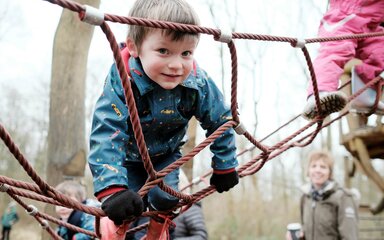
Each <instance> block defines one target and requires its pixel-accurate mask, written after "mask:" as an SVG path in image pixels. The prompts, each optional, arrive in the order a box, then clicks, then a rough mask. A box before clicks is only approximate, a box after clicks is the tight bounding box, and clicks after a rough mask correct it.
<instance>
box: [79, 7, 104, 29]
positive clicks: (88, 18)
mask: <svg viewBox="0 0 384 240" xmlns="http://www.w3.org/2000/svg"><path fill="white" fill-rule="evenodd" d="M84 9H85V10H84V11H82V12H80V13H79V17H80V20H81V21H83V22H86V23H89V24H92V25H97V26H100V25H101V24H103V22H104V13H103V12H102V11H100V10H99V9H97V8H94V7H92V6H89V5H84Z"/></svg>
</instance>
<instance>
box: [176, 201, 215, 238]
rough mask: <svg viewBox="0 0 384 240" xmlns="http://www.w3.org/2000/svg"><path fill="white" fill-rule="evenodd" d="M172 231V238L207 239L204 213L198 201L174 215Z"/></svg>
mask: <svg viewBox="0 0 384 240" xmlns="http://www.w3.org/2000/svg"><path fill="white" fill-rule="evenodd" d="M173 222H174V223H175V224H176V228H175V231H174V233H173V236H174V240H188V239H190V240H206V239H208V234H207V228H206V226H205V221H204V215H203V211H202V209H201V205H200V204H199V203H196V204H193V205H192V206H191V207H190V208H189V209H188V210H187V211H185V212H184V213H182V214H180V215H179V216H178V217H176V218H175V219H174V220H173Z"/></svg>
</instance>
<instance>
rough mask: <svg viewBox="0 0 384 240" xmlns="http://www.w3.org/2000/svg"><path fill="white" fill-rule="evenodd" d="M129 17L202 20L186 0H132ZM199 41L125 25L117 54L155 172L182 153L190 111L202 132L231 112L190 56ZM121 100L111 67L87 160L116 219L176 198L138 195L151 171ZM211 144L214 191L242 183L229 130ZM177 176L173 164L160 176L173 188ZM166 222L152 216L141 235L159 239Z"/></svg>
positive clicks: (193, 35) (160, 207) (159, 192)
mask: <svg viewBox="0 0 384 240" xmlns="http://www.w3.org/2000/svg"><path fill="white" fill-rule="evenodd" d="M129 16H131V17H139V18H148V19H154V20H161V21H169V22H176V23H184V24H191V25H198V24H199V19H198V17H197V15H196V13H195V11H194V10H193V9H192V8H191V6H190V5H189V4H188V3H187V2H186V1H184V0H137V1H136V2H135V3H134V6H133V7H132V9H131V11H130V14H129ZM198 42H199V34H198V33H185V32H177V31H172V30H165V29H164V30H162V29H155V28H147V27H142V26H130V27H129V32H128V37H127V42H126V45H127V47H126V48H125V49H123V50H122V52H121V54H122V57H123V60H124V61H125V64H126V67H127V72H128V74H129V75H130V78H131V79H130V81H131V84H132V90H133V93H134V98H135V102H136V106H137V109H138V114H139V118H140V122H141V126H142V130H143V134H144V138H145V141H146V145H147V149H148V152H149V155H150V157H151V161H152V163H153V166H154V168H155V170H156V171H160V170H162V169H163V168H165V167H167V166H168V165H170V164H171V163H173V162H175V161H176V160H177V159H179V158H180V157H181V156H182V155H181V152H180V148H181V147H182V145H183V144H184V142H183V137H184V135H185V134H186V129H187V127H188V121H189V120H190V119H191V118H192V117H193V116H195V117H196V118H197V119H198V120H199V121H200V123H201V126H202V127H203V128H204V129H206V130H207V136H208V135H210V134H211V133H213V132H214V131H215V130H216V129H217V128H218V127H219V126H221V125H222V124H224V123H225V122H227V121H229V120H230V119H231V118H232V116H231V112H230V110H229V108H228V107H227V106H226V105H225V104H224V99H223V96H222V94H221V92H220V91H219V89H218V88H217V86H216V85H215V83H214V82H213V80H212V79H211V78H210V77H209V76H208V75H207V73H206V72H205V71H204V70H203V69H201V68H200V67H199V66H198V65H197V63H196V62H195V60H194V58H193V55H194V52H195V49H196V47H197V44H198ZM126 105H127V103H126V102H125V97H124V89H123V86H122V84H121V80H120V77H119V74H118V71H117V68H116V66H115V65H113V66H112V68H111V70H110V73H109V75H108V76H107V79H106V82H105V86H104V91H103V94H102V95H101V97H100V98H99V100H98V101H97V103H96V107H95V111H94V116H93V124H92V131H91V136H90V154H89V158H88V163H89V166H90V169H91V171H92V174H93V178H94V190H95V196H97V198H98V199H99V200H101V201H102V209H103V210H104V211H105V213H106V214H107V216H108V218H109V219H111V220H112V221H113V222H114V223H115V224H116V225H121V224H122V223H123V222H124V221H125V220H128V219H131V217H132V216H140V215H141V213H142V212H143V211H144V210H145V209H146V208H147V207H148V208H149V209H151V210H159V211H167V210H169V209H172V208H173V207H174V206H176V204H177V203H178V201H179V199H178V198H176V197H173V196H172V195H169V194H168V193H165V192H164V191H162V190H161V189H160V188H159V187H158V186H156V187H154V188H152V189H151V190H150V191H149V192H148V194H147V195H146V196H145V197H144V199H141V197H140V196H139V195H138V194H137V191H138V190H139V189H140V188H141V187H142V186H143V185H144V184H145V182H146V180H147V178H148V175H147V172H146V171H145V169H144V166H143V162H142V158H141V156H140V154H139V150H138V147H137V145H136V141H135V138H134V134H133V126H132V124H131V122H130V120H129V112H128V109H127V106H126ZM210 149H211V152H212V153H213V158H212V168H213V169H214V171H213V174H212V177H211V180H210V181H211V184H212V185H214V186H215V187H216V189H217V191H218V192H223V191H228V190H229V189H230V188H232V187H234V186H235V185H236V184H237V183H238V181H239V180H238V174H237V171H236V170H235V167H236V166H237V165H238V162H237V160H236V158H235V155H236V147H235V136H234V131H233V129H229V130H227V131H225V132H224V133H223V134H222V135H221V136H220V137H219V138H217V139H216V140H215V141H214V142H213V144H212V145H211V146H210ZM178 175H179V170H178V169H176V170H175V171H173V172H171V173H169V174H168V175H167V176H166V177H165V178H164V182H165V183H166V184H167V185H168V186H170V187H172V188H173V189H176V190H177V189H178V182H179V179H178ZM165 222H167V221H165ZM105 224H106V223H105ZM164 224H167V223H164V219H161V218H156V219H151V220H150V223H149V227H148V234H147V236H146V239H164V238H165V235H166V234H167V233H166V232H163V231H162V229H163V225H164ZM164 229H168V227H167V226H165V227H164Z"/></svg>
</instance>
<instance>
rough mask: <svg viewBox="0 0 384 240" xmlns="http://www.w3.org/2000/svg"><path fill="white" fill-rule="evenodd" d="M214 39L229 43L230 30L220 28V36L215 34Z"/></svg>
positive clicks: (230, 39)
mask: <svg viewBox="0 0 384 240" xmlns="http://www.w3.org/2000/svg"><path fill="white" fill-rule="evenodd" d="M215 40H216V41H219V42H223V43H230V42H232V32H231V31H229V30H224V29H220V36H218V37H217V36H216V37H215Z"/></svg>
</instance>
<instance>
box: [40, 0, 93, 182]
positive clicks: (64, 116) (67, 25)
mask: <svg viewBox="0 0 384 240" xmlns="http://www.w3.org/2000/svg"><path fill="white" fill-rule="evenodd" d="M78 2H79V3H81V4H87V5H91V6H95V7H98V6H99V5H100V0H82V1H78ZM93 30H94V27H93V26H91V25H89V24H87V23H83V22H81V21H79V19H78V16H77V15H76V14H74V13H73V12H71V11H68V10H63V12H62V15H61V18H60V22H59V25H58V27H57V30H56V34H55V38H54V47H53V57H52V76H51V93H50V110H49V131H48V166H47V181H48V183H49V184H50V185H56V184H57V183H59V182H60V181H62V180H63V176H64V175H66V176H83V175H84V168H85V162H86V161H85V156H86V142H85V120H84V119H85V79H86V72H87V71H86V70H87V58H88V51H89V47H90V43H91V39H92V35H93Z"/></svg>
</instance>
